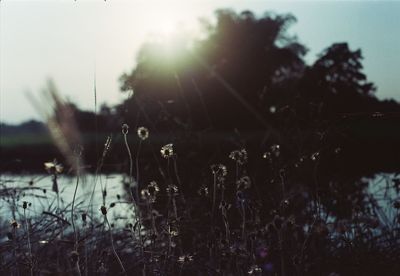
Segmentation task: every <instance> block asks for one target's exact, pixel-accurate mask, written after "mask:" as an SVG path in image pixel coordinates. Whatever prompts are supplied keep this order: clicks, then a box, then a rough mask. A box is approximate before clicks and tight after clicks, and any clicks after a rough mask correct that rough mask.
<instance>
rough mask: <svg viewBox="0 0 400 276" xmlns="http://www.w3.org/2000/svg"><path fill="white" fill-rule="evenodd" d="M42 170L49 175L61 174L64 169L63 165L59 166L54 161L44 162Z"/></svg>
mask: <svg viewBox="0 0 400 276" xmlns="http://www.w3.org/2000/svg"><path fill="white" fill-rule="evenodd" d="M44 168H45V169H46V171H47V172H48V173H51V174H58V173H62V171H63V169H64V167H63V165H61V164H59V163H58V162H57V160H56V159H54V160H53V161H50V162H45V163H44Z"/></svg>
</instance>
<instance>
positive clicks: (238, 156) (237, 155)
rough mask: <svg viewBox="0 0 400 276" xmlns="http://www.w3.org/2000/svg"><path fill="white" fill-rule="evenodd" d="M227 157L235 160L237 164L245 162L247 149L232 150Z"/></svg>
mask: <svg viewBox="0 0 400 276" xmlns="http://www.w3.org/2000/svg"><path fill="white" fill-rule="evenodd" d="M229 158H230V159H232V160H235V161H236V162H237V163H238V164H240V165H243V164H244V163H246V162H247V151H246V150H245V149H241V150H234V151H232V152H231V153H230V154H229Z"/></svg>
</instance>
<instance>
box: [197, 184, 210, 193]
mask: <svg viewBox="0 0 400 276" xmlns="http://www.w3.org/2000/svg"><path fill="white" fill-rule="evenodd" d="M197 193H198V194H199V195H201V196H208V187H206V186H204V185H203V186H201V187H200V188H199V190H198V191H197Z"/></svg>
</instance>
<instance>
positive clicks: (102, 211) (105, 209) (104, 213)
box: [100, 206, 107, 215]
mask: <svg viewBox="0 0 400 276" xmlns="http://www.w3.org/2000/svg"><path fill="white" fill-rule="evenodd" d="M100 211H101V213H102V214H103V215H107V208H106V207H105V206H101V207H100Z"/></svg>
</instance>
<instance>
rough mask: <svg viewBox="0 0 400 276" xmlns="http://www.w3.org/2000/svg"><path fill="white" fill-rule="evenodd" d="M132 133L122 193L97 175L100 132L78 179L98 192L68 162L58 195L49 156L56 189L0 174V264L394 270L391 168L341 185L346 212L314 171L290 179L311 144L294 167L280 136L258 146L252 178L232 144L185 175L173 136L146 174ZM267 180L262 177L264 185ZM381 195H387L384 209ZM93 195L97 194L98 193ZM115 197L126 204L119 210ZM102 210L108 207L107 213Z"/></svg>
mask: <svg viewBox="0 0 400 276" xmlns="http://www.w3.org/2000/svg"><path fill="white" fill-rule="evenodd" d="M129 135H132V134H129V132H128V129H127V128H125V129H124V133H123V136H124V137H125V141H126V156H125V157H126V158H128V157H129V158H128V168H129V169H128V170H127V173H126V178H125V182H124V184H123V185H124V189H125V195H121V196H119V198H118V200H115V199H114V198H112V197H111V195H109V194H108V193H107V187H106V186H105V185H104V183H103V181H102V180H101V175H100V173H101V167H102V163H103V162H104V161H105V160H106V158H107V154H108V153H109V151H111V150H112V147H111V148H110V143H111V141H110V140H109V139H107V141H108V142H107V143H106V146H105V149H104V151H103V155H102V156H101V160H99V161H100V162H99V163H98V170H97V172H96V174H97V177H95V178H94V180H93V182H94V183H86V184H89V186H90V187H92V186H95V184H96V183H97V182H99V183H100V190H98V189H97V190H95V188H93V193H94V194H93V196H94V197H96V198H97V200H93V201H92V200H90V201H89V198H81V197H80V196H79V191H80V190H77V189H76V188H77V187H78V184H79V178H80V177H81V176H80V175H79V174H77V175H76V176H75V177H76V182H75V185H76V187H75V193H74V197H73V199H72V202H65V203H64V204H60V194H62V192H63V191H62V187H58V186H57V185H58V183H57V181H58V177H59V174H60V173H61V171H57V170H56V168H60V167H56V166H53V167H52V166H50V167H48V169H49V176H48V177H51V178H52V179H53V180H52V181H53V191H52V192H51V193H50V194H47V195H46V199H47V201H48V204H47V205H41V206H33V205H32V204H29V202H26V198H27V197H26V195H27V194H29V193H30V194H34V195H35V196H39V195H40V193H37V192H39V190H40V189H37V187H36V186H35V183H30V184H29V185H27V186H23V185H20V184H18V185H14V186H13V188H9V187H8V186H7V183H5V182H2V183H0V184H1V187H2V188H1V189H0V195H1V200H2V201H3V206H4V207H8V208H9V209H10V210H11V211H10V212H7V214H9V218H3V219H2V221H0V222H1V225H2V227H1V229H2V230H1V233H2V238H1V240H0V264H1V265H0V267H1V268H0V273H1V274H4V275H5V274H7V275H39V274H40V275H54V274H60V273H61V274H62V273H64V274H65V273H66V274H70V275H110V274H116V275H136V274H141V275H190V274H193V273H194V274H197V275H337V274H338V275H355V274H359V273H361V274H362V275H375V274H376V273H378V272H379V273H381V274H384V275H395V274H396V273H397V272H399V271H400V270H399V262H398V261H399V256H400V254H398V253H400V252H399V251H400V247H399V245H400V243H399V241H400V239H399V235H400V227H399V211H398V210H399V206H400V203H398V200H397V199H398V193H394V189H395V185H397V184H396V183H398V181H397V178H396V176H395V175H392V176H390V177H386V178H385V179H384V181H386V183H387V185H386V186H382V187H383V188H382V189H383V190H381V192H380V193H379V195H378V192H376V191H375V193H374V194H370V193H368V190H366V189H364V190H362V195H363V196H362V197H361V198H360V197H358V195H357V194H356V193H353V194H349V196H350V199H351V200H350V201H351V208H352V210H350V216H348V217H347V218H343V217H340V216H339V215H335V210H334V209H335V208H334V205H332V204H333V203H332V202H330V201H329V200H327V198H326V197H325V196H324V193H326V191H325V190H323V189H322V188H318V185H322V184H318V183H317V182H318V181H319V179H318V177H316V176H315V175H314V176H312V177H311V178H312V179H314V181H315V183H313V185H311V186H310V188H306V187H302V186H298V185H294V184H293V183H294V182H295V181H294V179H293V177H292V175H293V174H294V171H296V169H298V170H307V171H310V172H313V171H314V172H315V171H316V170H318V162H319V161H320V159H321V158H323V156H324V155H328V153H329V152H328V151H325V152H319V153H318V154H316V153H315V152H310V153H309V154H308V155H307V156H304V155H303V156H302V157H301V158H299V160H298V162H299V163H295V164H297V167H296V166H292V167H291V169H289V167H287V166H286V169H282V167H284V166H283V164H284V163H283V161H281V158H282V156H283V154H284V153H283V151H282V147H277V145H271V147H270V150H269V151H268V152H266V154H264V157H265V158H264V159H262V154H260V156H259V157H257V158H258V159H260V160H259V161H260V162H264V163H263V164H264V165H263V166H265V168H266V169H268V171H269V173H268V175H269V176H268V177H267V178H266V179H265V180H266V181H261V182H260V181H259V180H258V178H257V177H256V176H255V174H257V173H258V171H252V170H251V166H250V165H251V163H252V162H254V161H253V160H252V158H251V156H250V154H248V153H247V151H246V150H245V149H244V148H238V149H237V150H236V151H235V150H234V151H232V152H226V158H225V159H224V160H223V162H224V163H225V164H220V163H216V164H212V165H211V166H208V165H207V166H204V167H200V168H198V170H199V171H202V173H203V176H204V179H201V178H198V179H191V181H190V182H189V181H188V180H190V177H191V175H194V174H195V172H194V171H193V172H192V171H190V172H188V171H185V170H184V169H181V168H183V167H185V165H184V164H181V163H179V161H180V158H179V157H178V154H179V152H176V148H175V147H174V145H170V146H168V147H164V148H163V149H164V150H163V152H162V154H161V153H159V154H157V156H155V157H154V158H155V159H156V161H157V162H156V163H157V164H159V165H158V167H157V166H155V167H153V168H151V169H150V172H151V174H152V177H154V179H156V180H157V181H148V179H149V176H148V173H146V171H147V170H149V169H148V168H147V169H146V164H144V163H145V162H144V161H141V159H140V154H139V151H138V147H132V146H131V145H129V143H128V139H127V137H128V136H129ZM138 141H139V143H138V146H139V145H140V147H142V148H146V147H151V145H150V142H149V141H145V140H138ZM131 147H132V149H131ZM166 148H168V150H169V151H168V152H167V151H166V150H165V149H166ZM160 149H161V148H160ZM331 153H335V154H338V153H339V151H337V149H332V152H331ZM121 158H122V157H121ZM278 162H280V163H278ZM278 164H279V166H278ZM307 168H312V170H308V169H307ZM66 171H68V170H67V168H64V172H66ZM140 171H142V173H140ZM139 173H140V175H141V177H140V179H141V180H140V182H139V183H138V182H137V180H138V179H139ZM47 179H48V178H47ZM15 181H17V180H15ZM265 182H267V183H270V184H268V186H267V187H263V185H265ZM185 185H186V186H185ZM187 185H190V187H188V186H187ZM265 188H267V189H265ZM340 188H343V187H336V188H331V189H332V190H335V189H338V191H337V193H339V194H337V197H336V198H335V200H342V201H343V204H347V203H348V202H347V201H346V200H347V197H348V196H347V195H345V194H343V192H340V191H339V189H340ZM77 191H78V193H76V192H77ZM397 192H398V191H397ZM75 195H76V197H75ZM393 195H394V197H393ZM57 199H58V200H57ZM356 199H357V200H361V201H362V202H360V201H357V200H356ZM380 201H384V202H386V203H385V204H386V206H389V207H388V208H389V210H390V214H391V216H388V214H389V213H388V210H384V209H383V207H382V205H381V204H379V202H380ZM99 202H101V206H100V205H96V204H99ZM35 204H37V202H36V203H35ZM88 204H89V205H88ZM121 206H123V207H124V210H125V211H124V212H126V214H129V215H127V216H123V215H122V214H121V216H119V215H118V212H121V209H120V207H121ZM110 212H114V213H116V215H114V216H111V217H109V214H110ZM8 221H11V223H8ZM372 259H373V262H371V260H372ZM334 273H336V274H334Z"/></svg>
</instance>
